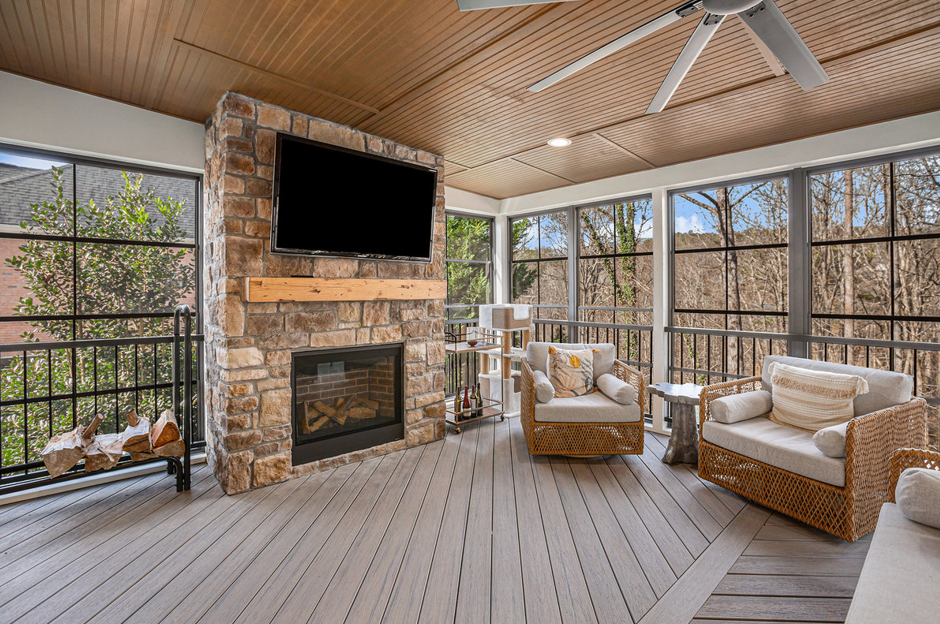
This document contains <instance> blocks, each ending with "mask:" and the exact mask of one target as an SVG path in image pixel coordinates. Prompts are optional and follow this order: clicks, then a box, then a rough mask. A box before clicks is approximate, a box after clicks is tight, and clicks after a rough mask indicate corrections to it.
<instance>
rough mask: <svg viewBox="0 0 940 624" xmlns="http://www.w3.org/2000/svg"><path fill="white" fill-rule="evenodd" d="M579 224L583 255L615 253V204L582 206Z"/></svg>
mask: <svg viewBox="0 0 940 624" xmlns="http://www.w3.org/2000/svg"><path fill="white" fill-rule="evenodd" d="M578 226H579V229H580V231H581V255H582V256H599V255H606V254H612V253H615V248H614V208H613V206H596V207H594V208H582V209H581V210H580V211H579V221H578Z"/></svg>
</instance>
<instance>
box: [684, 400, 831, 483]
mask: <svg viewBox="0 0 940 624" xmlns="http://www.w3.org/2000/svg"><path fill="white" fill-rule="evenodd" d="M702 436H703V437H704V438H705V440H706V441H707V442H711V443H712V444H714V445H716V446H720V447H721V448H723V449H727V450H729V451H733V452H735V453H738V454H740V455H744V456H745V457H750V458H751V459H756V460H757V461H759V462H763V463H765V464H769V465H771V466H774V467H775V468H780V469H781V470H786V471H787V472H793V473H796V474H798V475H801V476H804V477H806V478H808V479H815V480H816V481H822V482H823V483H828V484H829V485H834V486H836V487H845V460H844V459H836V458H834V457H828V456H826V455H825V454H823V453H821V452H820V451H819V449H817V448H816V445H815V444H813V434H812V433H810V432H808V431H801V430H800V429H794V428H793V427H785V426H783V425H778V424H777V423H774V422H771V421H770V420H769V419H767V418H764V417H758V418H752V419H751V420H743V421H741V422H736V423H733V424H730V425H725V424H722V423H717V422H715V421H713V420H709V421H708V422H706V423H705V426H704V427H703V428H702Z"/></svg>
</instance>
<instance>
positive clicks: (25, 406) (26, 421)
mask: <svg viewBox="0 0 940 624" xmlns="http://www.w3.org/2000/svg"><path fill="white" fill-rule="evenodd" d="M26 384H27V376H26V351H23V463H24V464H27V465H28V464H29V416H28V414H29V404H28V403H26V400H27V399H28V398H29V388H28V387H27V385H26ZM26 474H29V468H26Z"/></svg>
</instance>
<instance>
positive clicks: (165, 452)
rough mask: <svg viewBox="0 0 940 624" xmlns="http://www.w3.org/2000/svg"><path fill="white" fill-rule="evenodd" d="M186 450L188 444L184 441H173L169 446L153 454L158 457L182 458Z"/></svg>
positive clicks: (155, 450)
mask: <svg viewBox="0 0 940 624" xmlns="http://www.w3.org/2000/svg"><path fill="white" fill-rule="evenodd" d="M185 450H186V443H185V442H184V441H183V440H173V441H172V442H170V443H169V444H164V445H163V446H161V447H159V448H155V449H153V454H154V455H156V456H157V457H182V456H183V452H184V451H185Z"/></svg>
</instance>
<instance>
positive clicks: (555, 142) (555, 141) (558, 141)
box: [548, 137, 571, 147]
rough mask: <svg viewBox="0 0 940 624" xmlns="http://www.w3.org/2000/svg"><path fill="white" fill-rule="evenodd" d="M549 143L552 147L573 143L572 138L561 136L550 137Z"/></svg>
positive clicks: (566, 145)
mask: <svg viewBox="0 0 940 624" xmlns="http://www.w3.org/2000/svg"><path fill="white" fill-rule="evenodd" d="M548 144H549V145H551V146H552V147H568V146H569V145H571V139H563V138H560V137H559V138H557V139H549V140H548Z"/></svg>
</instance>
